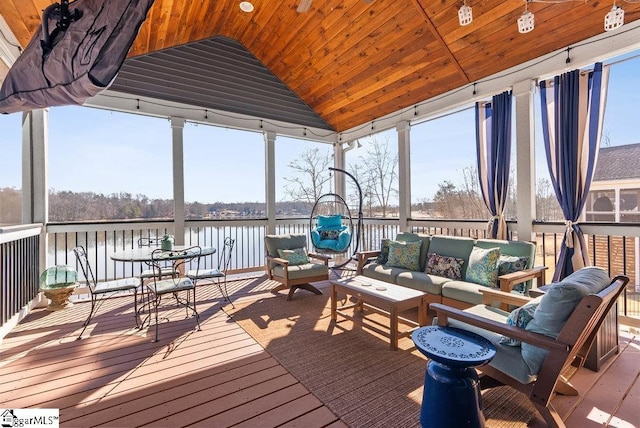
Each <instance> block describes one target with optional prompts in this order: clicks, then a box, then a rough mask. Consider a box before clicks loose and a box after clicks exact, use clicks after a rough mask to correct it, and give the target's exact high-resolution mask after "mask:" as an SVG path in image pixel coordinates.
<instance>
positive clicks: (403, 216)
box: [396, 121, 411, 231]
mask: <svg viewBox="0 0 640 428" xmlns="http://www.w3.org/2000/svg"><path fill="white" fill-rule="evenodd" d="M396 130H397V131H398V187H399V189H398V191H399V196H398V205H399V206H398V208H399V210H400V212H399V213H398V214H399V217H400V230H403V231H409V219H410V218H411V160H410V154H411V127H410V125H409V122H408V121H402V122H398V124H397V125H396Z"/></svg>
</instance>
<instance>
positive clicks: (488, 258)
mask: <svg viewBox="0 0 640 428" xmlns="http://www.w3.org/2000/svg"><path fill="white" fill-rule="evenodd" d="M499 258H500V248H498V247H496V248H488V249H485V248H479V247H473V249H472V250H471V255H469V265H468V266H467V277H466V278H465V279H466V281H468V282H473V283H476V284H480V285H484V286H486V287H494V288H495V287H497V286H498V259H499Z"/></svg>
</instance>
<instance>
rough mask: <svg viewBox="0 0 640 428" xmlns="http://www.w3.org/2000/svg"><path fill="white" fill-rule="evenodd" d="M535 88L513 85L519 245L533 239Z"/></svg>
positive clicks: (531, 84) (528, 84)
mask: <svg viewBox="0 0 640 428" xmlns="http://www.w3.org/2000/svg"><path fill="white" fill-rule="evenodd" d="M534 88H535V82H534V81H533V80H524V81H522V82H518V83H516V84H514V85H513V95H514V96H515V102H516V106H515V107H516V117H515V123H516V155H517V158H516V169H517V174H516V180H517V192H516V194H517V196H516V205H517V208H516V215H517V218H518V223H517V226H516V231H517V232H518V240H519V241H535V239H536V236H535V233H534V232H533V221H534V219H535V218H536V173H535V171H536V169H535V121H534V114H533V112H534V110H533V94H534Z"/></svg>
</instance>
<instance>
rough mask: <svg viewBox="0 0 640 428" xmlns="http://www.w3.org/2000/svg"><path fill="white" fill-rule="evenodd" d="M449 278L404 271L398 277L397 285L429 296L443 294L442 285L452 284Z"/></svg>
mask: <svg viewBox="0 0 640 428" xmlns="http://www.w3.org/2000/svg"><path fill="white" fill-rule="evenodd" d="M450 281H451V280H450V279H449V278H445V277H443V276H436V275H428V274H426V273H423V272H414V271H411V272H408V271H404V272H402V273H400V274H399V275H398V276H397V277H396V284H398V285H402V286H403V287H408V288H413V289H414V290H419V291H423V292H425V293H429V294H436V295H440V294H442V285H443V284H445V283H447V282H450Z"/></svg>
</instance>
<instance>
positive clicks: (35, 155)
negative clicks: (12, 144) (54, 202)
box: [22, 109, 49, 272]
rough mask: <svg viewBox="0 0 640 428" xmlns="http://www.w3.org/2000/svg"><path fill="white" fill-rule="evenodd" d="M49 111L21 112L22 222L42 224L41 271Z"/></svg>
mask: <svg viewBox="0 0 640 428" xmlns="http://www.w3.org/2000/svg"><path fill="white" fill-rule="evenodd" d="M48 119H49V110H48V109H38V110H32V111H28V112H25V113H23V114H22V223H23V224H29V223H42V224H43V225H44V226H45V227H44V228H43V229H42V233H41V235H40V243H41V245H40V255H39V261H38V263H39V266H38V271H39V272H42V271H43V270H44V269H45V268H46V266H47V248H48V239H47V233H46V225H47V222H48V221H49V190H48V187H49V186H48V162H47V157H48V148H49V129H48Z"/></svg>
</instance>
